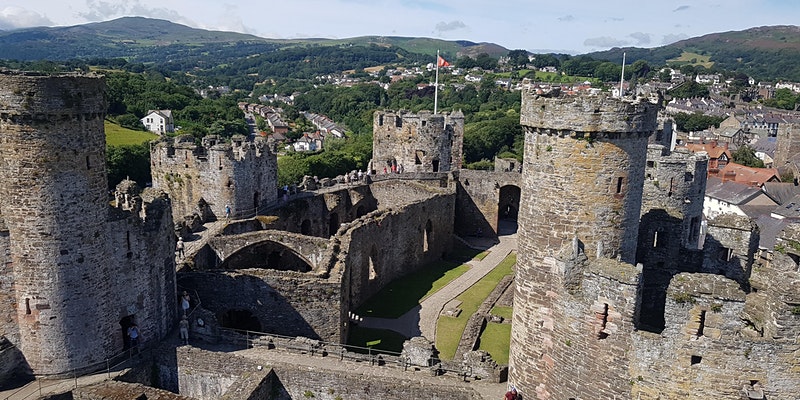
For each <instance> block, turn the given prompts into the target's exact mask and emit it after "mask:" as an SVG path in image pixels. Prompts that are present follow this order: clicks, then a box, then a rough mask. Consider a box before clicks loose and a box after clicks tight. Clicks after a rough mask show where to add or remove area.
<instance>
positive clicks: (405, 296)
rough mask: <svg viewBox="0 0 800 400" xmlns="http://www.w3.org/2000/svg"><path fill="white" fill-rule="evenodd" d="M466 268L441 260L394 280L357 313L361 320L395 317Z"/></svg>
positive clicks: (459, 274) (466, 267) (462, 265)
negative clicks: (363, 318) (365, 318)
mask: <svg viewBox="0 0 800 400" xmlns="http://www.w3.org/2000/svg"><path fill="white" fill-rule="evenodd" d="M469 268H470V267H469V265H466V264H458V263H454V262H449V261H442V262H437V263H433V264H430V265H427V266H425V267H422V269H420V270H419V271H417V272H414V273H412V274H410V275H406V276H404V277H402V278H400V279H397V280H395V281H394V282H392V283H390V284H389V285H388V286H386V287H385V288H383V289H382V290H381V291H380V292H378V294H376V295H375V296H372V298H370V299H369V300H367V302H366V303H365V304H364V305H363V306H361V307H360V308H359V309H358V310H356V313H357V314H358V315H360V316H362V317H379V318H397V317H400V316H401V315H403V314H405V313H406V312H407V311H408V310H410V309H412V308H414V307H416V306H417V305H419V303H420V302H421V301H422V300H423V299H425V298H426V297H428V296H430V295H432V294H434V293H436V291H438V290H439V289H441V288H442V287H444V286H445V285H447V284H448V283H450V282H452V281H453V279H456V278H458V277H459V276H461V275H462V274H463V273H464V272H467V271H468V270H469Z"/></svg>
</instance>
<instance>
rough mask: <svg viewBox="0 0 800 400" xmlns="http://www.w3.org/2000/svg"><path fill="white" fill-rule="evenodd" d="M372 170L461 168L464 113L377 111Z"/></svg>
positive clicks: (426, 170)
mask: <svg viewBox="0 0 800 400" xmlns="http://www.w3.org/2000/svg"><path fill="white" fill-rule="evenodd" d="M372 127H373V128H372V160H371V161H370V167H369V170H371V171H372V173H373V174H375V173H378V174H380V173H383V172H384V171H385V172H398V171H403V172H447V171H456V170H459V169H461V156H462V154H461V152H462V147H463V143H464V114H462V113H461V112H460V111H456V112H453V113H450V114H433V113H431V112H429V111H420V112H419V113H417V114H412V113H409V112H404V111H399V112H396V113H395V112H384V111H377V112H375V116H374V121H373V124H372Z"/></svg>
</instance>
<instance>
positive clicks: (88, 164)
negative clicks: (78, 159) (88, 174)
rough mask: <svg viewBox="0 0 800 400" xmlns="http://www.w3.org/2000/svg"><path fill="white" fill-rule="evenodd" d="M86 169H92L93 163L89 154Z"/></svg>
mask: <svg viewBox="0 0 800 400" xmlns="http://www.w3.org/2000/svg"><path fill="white" fill-rule="evenodd" d="M86 169H92V163H91V161H90V159H89V156H86Z"/></svg>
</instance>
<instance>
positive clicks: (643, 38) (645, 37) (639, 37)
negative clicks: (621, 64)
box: [628, 32, 650, 46]
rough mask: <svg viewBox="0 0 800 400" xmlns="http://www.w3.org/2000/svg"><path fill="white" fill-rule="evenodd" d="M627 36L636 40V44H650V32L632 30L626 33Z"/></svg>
mask: <svg viewBox="0 0 800 400" xmlns="http://www.w3.org/2000/svg"><path fill="white" fill-rule="evenodd" d="M628 36H629V37H631V38H633V39H634V40H636V45H637V46H642V45H647V44H650V34H649V33H644V32H634V33H631V34H630V35H628Z"/></svg>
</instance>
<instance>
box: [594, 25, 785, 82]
mask: <svg viewBox="0 0 800 400" xmlns="http://www.w3.org/2000/svg"><path fill="white" fill-rule="evenodd" d="M623 52H625V53H627V60H628V62H630V63H633V62H635V61H636V60H640V59H641V60H646V61H647V62H648V63H650V64H651V65H664V64H667V63H673V62H675V63H677V64H680V63H682V62H684V63H685V61H686V60H685V58H686V55H687V54H690V53H694V54H696V55H697V57H694V58H697V59H698V61H699V60H700V58H701V57H707V59H706V60H705V65H706V66H707V65H709V63H713V67H718V68H721V69H725V70H731V71H738V72H742V73H745V74H748V75H750V76H753V77H755V78H756V79H759V80H779V79H783V80H791V81H800V27H798V26H792V25H783V26H762V27H757V28H751V29H747V30H743V31H731V32H721V33H712V34H709V35H704V36H700V37H696V38H691V39H686V40H681V41H679V42H675V43H672V44H670V45H667V46H661V47H655V48H651V49H642V48H636V47H626V48H613V49H611V50H606V51H600V52H595V53H589V54H588V55H589V56H591V57H593V58H597V59H601V60H608V61H619V60H621V59H622V53H623ZM690 58H692V57H690ZM696 64H699V63H696Z"/></svg>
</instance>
